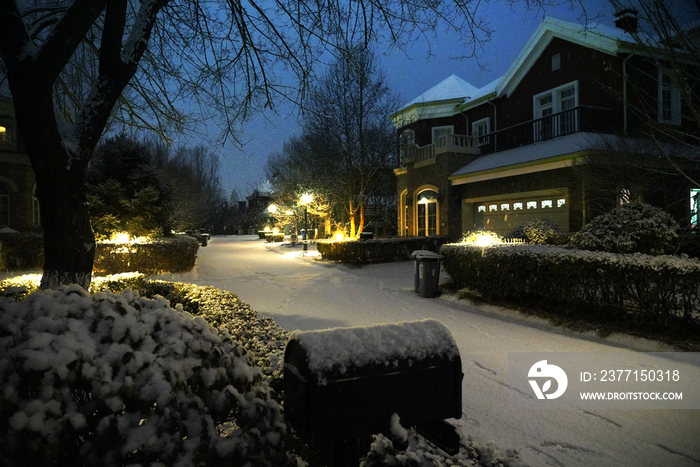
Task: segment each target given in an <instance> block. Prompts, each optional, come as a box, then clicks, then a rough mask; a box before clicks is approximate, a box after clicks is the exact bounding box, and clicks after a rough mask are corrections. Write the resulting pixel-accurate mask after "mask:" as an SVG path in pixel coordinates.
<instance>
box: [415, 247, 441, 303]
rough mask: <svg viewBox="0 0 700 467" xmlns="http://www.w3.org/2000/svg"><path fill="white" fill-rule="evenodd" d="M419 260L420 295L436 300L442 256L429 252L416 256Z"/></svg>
mask: <svg viewBox="0 0 700 467" xmlns="http://www.w3.org/2000/svg"><path fill="white" fill-rule="evenodd" d="M416 258H417V259H418V295H420V296H421V297H425V298H435V296H436V295H437V291H438V283H439V281H440V259H442V255H439V254H437V253H433V252H429V254H426V253H423V254H419V255H416Z"/></svg>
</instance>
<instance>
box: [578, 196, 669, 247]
mask: <svg viewBox="0 0 700 467" xmlns="http://www.w3.org/2000/svg"><path fill="white" fill-rule="evenodd" d="M677 229H678V225H677V224H676V222H675V221H674V220H673V219H672V218H671V216H670V214H668V213H667V212H665V211H663V210H662V209H659V208H655V207H653V206H651V205H649V204H644V203H627V204H623V205H621V206H618V207H617V208H615V209H613V210H612V211H610V212H608V213H606V214H603V215H601V216H598V217H596V218H595V219H593V220H592V221H591V223H590V224H588V225H586V226H585V227H584V228H583V229H581V231H580V232H578V233H577V234H576V235H574V236H573V238H572V239H571V240H570V241H569V246H571V247H573V248H578V249H581V250H593V251H608V252H611V253H644V254H648V255H660V254H664V253H670V252H671V251H672V250H673V243H674V241H675V240H676V238H677V237H678V234H677V233H676V231H677Z"/></svg>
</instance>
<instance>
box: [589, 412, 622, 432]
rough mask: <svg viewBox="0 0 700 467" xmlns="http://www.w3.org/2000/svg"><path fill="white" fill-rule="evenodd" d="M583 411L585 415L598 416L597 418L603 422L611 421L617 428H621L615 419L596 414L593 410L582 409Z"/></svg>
mask: <svg viewBox="0 0 700 467" xmlns="http://www.w3.org/2000/svg"><path fill="white" fill-rule="evenodd" d="M583 413H585V414H586V415H590V416H591V417H595V418H599V419H601V420H603V421H604V422H608V423H612V424H613V425H615V426H616V427H618V428H623V426H622V425H620V424H619V423H617V422H616V421H614V420H610V419H609V418H607V417H603V416H602V415H598V414H595V413H593V412H589V411H588V410H584V411H583Z"/></svg>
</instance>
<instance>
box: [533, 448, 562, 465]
mask: <svg viewBox="0 0 700 467" xmlns="http://www.w3.org/2000/svg"><path fill="white" fill-rule="evenodd" d="M526 448H527V449H530V450H531V451H534V452H536V453H537V454H539V455H540V456H544V457H546V458H547V465H556V466H559V467H566V465H565V464H564V463H563V462H562V461H560V460H559V459H557V458H556V457H554V456H553V455H551V454H550V453H548V452H547V451H544V450H542V449H540V448H538V447H536V446H526ZM550 461H551V462H550Z"/></svg>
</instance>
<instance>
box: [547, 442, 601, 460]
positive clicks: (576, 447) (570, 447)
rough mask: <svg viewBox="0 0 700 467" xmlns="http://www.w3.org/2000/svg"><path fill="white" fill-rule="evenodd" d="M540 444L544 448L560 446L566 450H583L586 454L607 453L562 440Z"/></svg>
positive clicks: (598, 454) (597, 454)
mask: <svg viewBox="0 0 700 467" xmlns="http://www.w3.org/2000/svg"><path fill="white" fill-rule="evenodd" d="M540 446H542V447H543V448H560V449H562V450H565V451H575V452H583V453H586V454H593V455H596V456H599V457H605V454H603V453H602V452H600V451H596V450H595V449H591V448H587V447H585V446H581V445H578V444H572V443H566V442H560V441H543V442H542V443H541V444H540Z"/></svg>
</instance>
